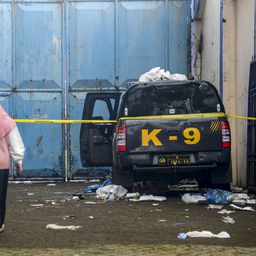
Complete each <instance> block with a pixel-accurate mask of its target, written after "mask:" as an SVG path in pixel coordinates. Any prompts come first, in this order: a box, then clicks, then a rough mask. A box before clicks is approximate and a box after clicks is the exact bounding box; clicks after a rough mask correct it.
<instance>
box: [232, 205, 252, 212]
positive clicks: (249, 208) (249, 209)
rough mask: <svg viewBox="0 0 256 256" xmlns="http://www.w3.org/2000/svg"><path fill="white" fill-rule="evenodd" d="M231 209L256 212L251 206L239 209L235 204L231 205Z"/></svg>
mask: <svg viewBox="0 0 256 256" xmlns="http://www.w3.org/2000/svg"><path fill="white" fill-rule="evenodd" d="M230 207H232V208H234V209H237V210H242V211H251V212H255V210H254V209H253V208H252V207H251V206H246V207H239V206H237V205H235V204H230Z"/></svg>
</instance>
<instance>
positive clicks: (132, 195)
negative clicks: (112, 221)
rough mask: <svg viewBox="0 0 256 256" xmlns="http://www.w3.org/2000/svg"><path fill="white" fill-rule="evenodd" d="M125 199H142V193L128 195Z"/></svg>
mask: <svg viewBox="0 0 256 256" xmlns="http://www.w3.org/2000/svg"><path fill="white" fill-rule="evenodd" d="M125 197H126V198H127V199H132V198H139V197H140V193H139V192H135V193H127V194H126V196H125Z"/></svg>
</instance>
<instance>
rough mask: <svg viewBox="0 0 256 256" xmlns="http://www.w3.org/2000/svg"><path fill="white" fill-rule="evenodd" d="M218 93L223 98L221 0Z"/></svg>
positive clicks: (221, 2) (221, 8) (221, 3)
mask: <svg viewBox="0 0 256 256" xmlns="http://www.w3.org/2000/svg"><path fill="white" fill-rule="evenodd" d="M219 74H220V75H219V93H220V97H221V99H222V100H223V0H220V57H219Z"/></svg>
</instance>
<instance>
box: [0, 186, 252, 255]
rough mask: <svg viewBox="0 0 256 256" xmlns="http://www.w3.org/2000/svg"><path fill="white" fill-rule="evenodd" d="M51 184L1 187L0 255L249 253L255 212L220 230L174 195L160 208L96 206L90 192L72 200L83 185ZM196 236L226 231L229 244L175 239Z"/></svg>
mask: <svg viewBox="0 0 256 256" xmlns="http://www.w3.org/2000/svg"><path fill="white" fill-rule="evenodd" d="M55 184H56V186H48V183H41V184H35V183H34V184H9V189H8V205H7V215H6V231H5V232H4V233H2V234H0V245H1V249H0V255H87V254H88V255H123V254H127V255H178V254H179V255H198V254H199V253H200V254H201V255H223V254H224V253H225V255H241V254H246V255H256V213H255V212H245V211H235V212H234V213H231V214H230V215H229V216H230V217H232V218H233V219H234V220H235V224H228V223H224V222H223V221H222V220H221V219H222V217H223V215H221V214H219V213H217V211H218V210H208V209H206V205H197V204H185V203H184V202H182V201H181V196H180V194H181V192H178V193H177V192H176V193H168V194H167V200H166V201H164V202H152V201H151V202H129V201H126V200H119V201H103V200H98V199H96V198H95V194H83V195H84V196H85V198H84V199H83V200H73V199H72V194H73V193H75V192H78V191H80V190H82V189H83V188H85V187H86V186H87V184H85V183H81V182H76V183H73V182H69V183H55ZM91 202H94V203H96V204H93V203H91ZM253 207H254V208H256V206H255V205H254V206H253ZM224 208H225V209H230V208H229V206H225V207H224ZM48 224H57V225H65V226H66V225H75V226H82V227H81V228H79V229H77V230H74V231H72V230H52V229H47V228H46V226H47V225H48ZM203 230H206V231H211V232H213V233H219V232H221V231H226V232H228V233H229V234H230V239H217V238H187V239H186V240H179V239H178V238H177V235H178V234H179V233H180V232H188V231H203Z"/></svg>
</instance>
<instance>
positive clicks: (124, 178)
mask: <svg viewBox="0 0 256 256" xmlns="http://www.w3.org/2000/svg"><path fill="white" fill-rule="evenodd" d="M112 183H113V184H115V185H121V186H123V187H125V188H126V189H127V190H128V191H131V190H132V185H133V174H132V171H131V170H128V169H127V170H119V169H118V168H117V167H115V166H113V167H112Z"/></svg>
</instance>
